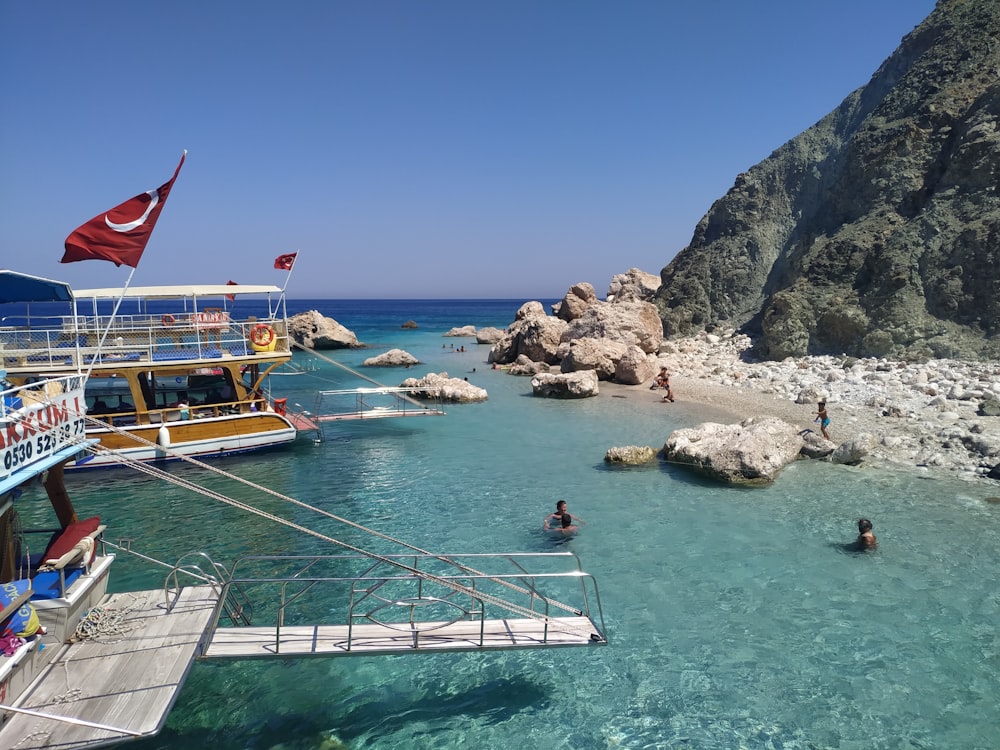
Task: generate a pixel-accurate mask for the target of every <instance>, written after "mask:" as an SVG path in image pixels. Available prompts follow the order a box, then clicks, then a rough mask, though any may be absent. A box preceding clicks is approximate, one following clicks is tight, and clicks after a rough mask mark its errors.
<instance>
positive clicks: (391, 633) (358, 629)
mask: <svg viewBox="0 0 1000 750" xmlns="http://www.w3.org/2000/svg"><path fill="white" fill-rule="evenodd" d="M399 627H402V626H399ZM605 643H606V640H605V639H604V638H603V636H602V635H601V634H600V633H599V631H598V630H597V628H595V627H594V624H593V623H592V622H591V621H590V619H589V618H587V617H558V618H553V619H552V620H550V621H549V628H548V633H547V634H546V632H545V624H544V623H542V622H540V621H538V620H533V619H530V618H526V619H500V620H486V621H485V623H483V624H482V633H480V623H479V622H477V621H470V620H462V621H459V622H454V623H450V624H445V623H416V624H415V625H414V629H413V630H410V631H407V630H399V629H397V628H389V627H386V626H384V625H379V624H375V623H366V624H363V625H355V626H354V629H353V631H352V632H351V638H350V642H348V629H347V626H346V625H303V626H290V627H284V628H282V629H281V640H280V642H278V643H276V630H275V628H274V627H241V628H219V629H218V630H217V631H216V632H215V633H214V635H213V637H212V640H211V642H210V643H209V645H208V648H207V649H206V650H205V654H204V656H205V658H209V659H252V658H266V657H274V656H275V655H279V656H285V657H295V656H351V655H354V656H373V655H377V654H412V653H416V652H426V651H431V652H438V653H441V652H452V651H486V650H496V649H514V648H555V647H561V646H596V645H604V644H605Z"/></svg>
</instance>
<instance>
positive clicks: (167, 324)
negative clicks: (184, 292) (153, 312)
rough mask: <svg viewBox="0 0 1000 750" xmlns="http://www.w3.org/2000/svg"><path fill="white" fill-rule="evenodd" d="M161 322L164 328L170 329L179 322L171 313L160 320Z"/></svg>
mask: <svg viewBox="0 0 1000 750" xmlns="http://www.w3.org/2000/svg"><path fill="white" fill-rule="evenodd" d="M160 322H161V323H163V327H164V328H170V326H172V325H173V324H174V323H176V322H177V318H175V317H174V316H173V315H171V314H170V313H167V314H166V315H164V316H163V317H162V318H160Z"/></svg>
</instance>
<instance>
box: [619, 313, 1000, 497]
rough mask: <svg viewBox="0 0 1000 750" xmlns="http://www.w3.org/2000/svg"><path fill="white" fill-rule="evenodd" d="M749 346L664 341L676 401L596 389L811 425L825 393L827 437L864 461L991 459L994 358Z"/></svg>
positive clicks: (634, 389) (968, 464)
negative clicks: (896, 356)
mask: <svg viewBox="0 0 1000 750" xmlns="http://www.w3.org/2000/svg"><path fill="white" fill-rule="evenodd" d="M750 347H751V341H750V339H749V337H747V336H745V335H742V334H738V333H735V332H733V331H715V332H713V333H707V332H701V333H699V334H697V335H695V336H691V337H687V338H680V339H671V340H668V341H664V342H663V343H662V344H661V345H660V347H659V350H658V353H657V367H659V366H660V365H664V366H666V367H667V368H668V370H669V372H670V373H671V383H672V385H673V388H674V392H675V394H676V396H677V403H675V404H667V403H664V404H659V403H658V402H659V398H660V397H659V393H660V392H659V391H656V392H652V391H650V390H648V387H649V384H648V383H647V384H645V385H643V386H620V385H614V386H611V387H610V388H608V387H607V386H608V385H611V384H604V383H602V394H612V395H627V396H628V397H629V398H630V399H631V398H646V399H649V400H650V402H651V405H650V408H664V409H674V408H683V409H684V410H685V411H686V412H688V413H689V414H690V416H691V417H692V418H694V419H695V420H696V421H722V422H739V421H741V420H742V419H745V418H746V417H749V416H776V417H780V418H781V419H784V420H785V421H787V422H789V423H791V424H793V425H796V426H797V427H799V428H800V429H807V428H808V429H813V430H815V431H816V432H819V425H817V424H814V423H813V420H814V419H815V411H816V404H817V402H818V401H819V400H821V399H825V400H826V402H827V411H828V412H829V414H830V417H831V420H832V423H831V425H830V427H829V432H830V437H831V439H832V440H833V442H834V443H836V444H838V445H841V444H843V443H845V442H848V441H852V440H855V439H859V438H860V439H861V440H862V441H863V442H866V443H867V450H868V453H867V455H866V456H865V457H864V459H863V463H864V464H866V465H882V466H894V467H897V468H912V469H914V470H917V471H923V472H928V473H948V474H950V475H951V476H956V475H957V476H960V477H962V478H966V479H970V480H980V479H982V478H983V477H984V476H985V475H986V474H988V473H989V472H990V471H991V469H993V467H995V466H997V465H998V464H1000V416H987V415H985V414H983V413H981V412H984V411H985V412H986V413H987V414H988V413H991V412H995V407H996V405H997V403H998V402H1000V362H966V361H957V360H944V359H934V360H929V361H926V362H920V363H916V362H897V361H892V360H887V359H875V358H869V359H856V358H853V357H846V356H812V357H794V358H792V357H789V358H787V359H785V360H782V361H767V362H754V361H750V360H749V359H748V358H747V352H748V351H749V350H750ZM653 402H657V403H653ZM691 404H697V406H696V407H695V408H694V409H689V406H690V405H691ZM682 405H683V406H682ZM700 414H703V415H704V416H703V418H700V419H699V415H700ZM866 435H870V436H871V439H868V438H866V437H865V436H866ZM664 437H666V436H664ZM985 481H991V480H988V479H987V480H985Z"/></svg>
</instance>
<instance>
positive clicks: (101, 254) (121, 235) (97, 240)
mask: <svg viewBox="0 0 1000 750" xmlns="http://www.w3.org/2000/svg"><path fill="white" fill-rule="evenodd" d="M186 155H187V151H185V152H184V153H183V154H181V163H180V164H178V165H177V169H176V170H174V176H173V177H171V178H170V181H169V182H166V183H164V184H163V185H160V187H158V188H157V189H156V190H150V191H149V192H146V193H142V194H141V195H137V196H135V197H134V198H130V199H129V200H127V201H125V202H124V203H121V204H119V205H117V206H115V207H114V208H112V209H111V210H110V211H108V212H107V213H104V214H101V215H99V216H95V217H94V218H93V219H91V220H90V221H88V222H87V223H86V224H84V225H83V226H81V227H77V228H76V229H74V230H73V231H72V232H71V233H70V235H69V237H67V238H66V252H65V253H63V257H62V260H61V261H59V262H60V263H72V262H74V261H77V260H110V261H111V262H112V263H114V264H115V265H116V266H120V265H122V264H124V265H126V266H131V267H132V268H135V267H137V266H138V265H139V258H141V257H142V252H143V250H145V249H146V243H147V242H149V235H150V234H152V232H153V226H154V225H155V224H156V220H157V219H158V218H160V211H162V210H163V204H164V203H166V202H167V196H168V195H169V194H170V189H171V188H172V187H173V186H174V180H176V179H177V174H178V173H179V172H180V171H181V167H182V166H184V157H185V156H186Z"/></svg>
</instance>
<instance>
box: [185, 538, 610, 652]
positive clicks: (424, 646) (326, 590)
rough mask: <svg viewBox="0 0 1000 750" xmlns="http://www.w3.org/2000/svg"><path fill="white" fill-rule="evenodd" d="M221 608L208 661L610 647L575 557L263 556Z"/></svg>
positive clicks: (596, 600) (595, 596)
mask: <svg viewBox="0 0 1000 750" xmlns="http://www.w3.org/2000/svg"><path fill="white" fill-rule="evenodd" d="M222 599H223V602H224V603H225V606H223V607H221V608H220V609H219V610H218V613H217V617H216V621H215V623H214V624H213V626H212V627H211V628H210V629H209V633H208V637H207V645H206V647H205V649H204V652H203V654H202V658H207V659H252V658H274V657H286V658H292V657H301V656H351V655H363V656H371V655H381V654H412V653H421V652H424V653H426V652H431V653H442V652H455V651H488V650H498V649H529V648H556V647H566V646H602V645H606V644H607V642H608V639H607V635H606V630H605V625H604V618H603V612H602V610H601V603H600V595H599V593H598V589H597V582H596V581H595V580H594V578H593V576H591V575H589V574H587V573H585V572H584V571H583V569H582V568H581V566H580V561H579V559H578V558H577V557H576V555H575V554H573V553H571V552H550V553H542V552H539V553H510V554H458V555H437V554H393V555H384V556H376V557H375V558H373V557H372V556H370V555H357V554H346V555H311V556H269V555H255V556H248V557H244V558H241V559H240V560H239V561H237V563H236V564H235V565H234V566H233V570H232V573H231V576H230V578H229V580H228V581H227V582H226V583H225V584H224V586H223V589H222ZM567 601H568V602H572V603H570V604H567V603H565V602H567ZM233 613H238V616H234V614H233ZM318 620H322V621H323V622H324V624H321V625H317V624H314V623H315V622H317V621H318Z"/></svg>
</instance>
